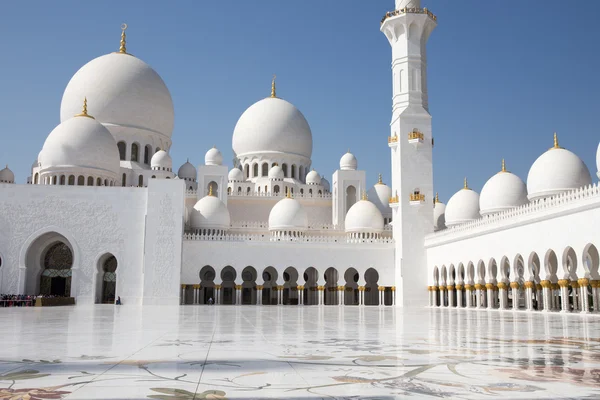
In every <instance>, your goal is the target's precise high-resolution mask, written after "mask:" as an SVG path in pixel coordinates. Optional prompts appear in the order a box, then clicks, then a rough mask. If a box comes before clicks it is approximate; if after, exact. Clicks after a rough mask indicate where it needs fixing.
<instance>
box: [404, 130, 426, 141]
mask: <svg viewBox="0 0 600 400" xmlns="http://www.w3.org/2000/svg"><path fill="white" fill-rule="evenodd" d="M424 138H425V135H423V134H422V133H421V132H419V131H418V130H416V129H415V130H413V131H412V132H409V133H408V140H414V139H421V140H423V139H424Z"/></svg>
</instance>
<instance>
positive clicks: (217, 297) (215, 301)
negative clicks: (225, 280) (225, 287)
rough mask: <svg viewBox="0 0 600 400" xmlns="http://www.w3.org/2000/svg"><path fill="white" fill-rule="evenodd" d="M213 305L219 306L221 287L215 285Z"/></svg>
mask: <svg viewBox="0 0 600 400" xmlns="http://www.w3.org/2000/svg"><path fill="white" fill-rule="evenodd" d="M214 304H221V285H220V284H219V285H215V299H214Z"/></svg>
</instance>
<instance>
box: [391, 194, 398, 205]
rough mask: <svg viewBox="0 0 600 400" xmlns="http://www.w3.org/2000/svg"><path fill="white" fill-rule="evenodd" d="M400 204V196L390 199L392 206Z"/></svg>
mask: <svg viewBox="0 0 600 400" xmlns="http://www.w3.org/2000/svg"><path fill="white" fill-rule="evenodd" d="M399 202H400V198H399V197H398V195H395V196H392V197H390V204H394V203H399Z"/></svg>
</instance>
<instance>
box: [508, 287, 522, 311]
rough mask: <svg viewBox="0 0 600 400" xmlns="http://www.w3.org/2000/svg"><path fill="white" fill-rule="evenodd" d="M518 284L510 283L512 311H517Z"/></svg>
mask: <svg viewBox="0 0 600 400" xmlns="http://www.w3.org/2000/svg"><path fill="white" fill-rule="evenodd" d="M519 286H521V285H519V282H511V283H510V289H511V290H512V308H513V310H514V311H516V310H518V309H519Z"/></svg>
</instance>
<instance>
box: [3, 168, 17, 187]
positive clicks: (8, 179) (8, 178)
mask: <svg viewBox="0 0 600 400" xmlns="http://www.w3.org/2000/svg"><path fill="white" fill-rule="evenodd" d="M0 183H15V174H14V173H13V172H12V171H11V170H10V168H8V165H7V166H6V168H4V169H0Z"/></svg>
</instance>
